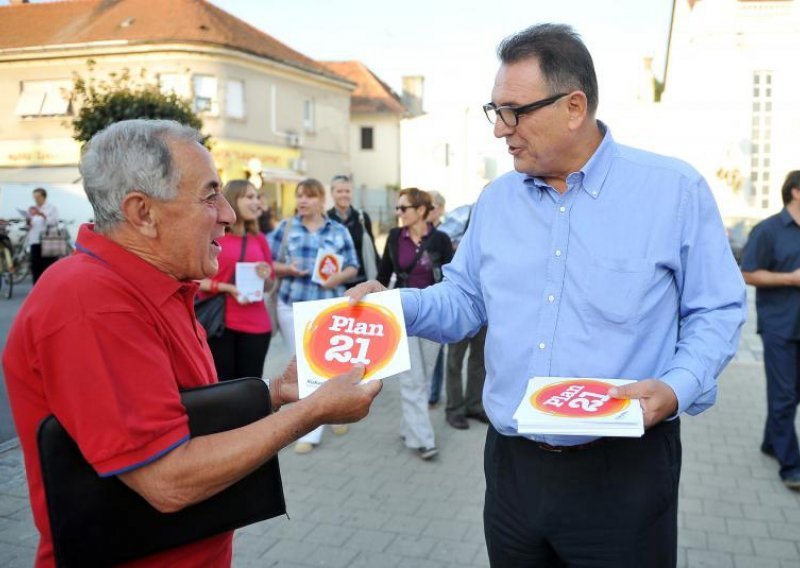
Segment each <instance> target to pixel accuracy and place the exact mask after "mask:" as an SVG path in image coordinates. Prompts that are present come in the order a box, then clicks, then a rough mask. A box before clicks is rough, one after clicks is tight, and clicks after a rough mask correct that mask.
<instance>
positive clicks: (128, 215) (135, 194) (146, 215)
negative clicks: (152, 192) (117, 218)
mask: <svg viewBox="0 0 800 568" xmlns="http://www.w3.org/2000/svg"><path fill="white" fill-rule="evenodd" d="M153 205H154V204H153V199H152V198H151V197H150V196H149V195H146V194H144V193H142V192H141V191H131V192H130V193H129V194H127V195H126V196H125V198H124V199H123V200H122V204H121V205H120V209H121V210H122V216H123V217H125V220H126V221H127V222H128V223H129V224H130V226H131V227H133V228H134V229H135V230H137V231H138V232H139V233H141V234H142V235H144V236H146V237H150V238H155V237H157V236H158V229H157V223H156V219H157V211H156V208H155V207H153Z"/></svg>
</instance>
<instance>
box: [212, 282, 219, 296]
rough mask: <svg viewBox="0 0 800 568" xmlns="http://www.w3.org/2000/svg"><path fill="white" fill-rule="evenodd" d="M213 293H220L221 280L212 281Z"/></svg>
mask: <svg viewBox="0 0 800 568" xmlns="http://www.w3.org/2000/svg"><path fill="white" fill-rule="evenodd" d="M211 293H212V294H218V293H219V282H217V281H216V280H212V281H211Z"/></svg>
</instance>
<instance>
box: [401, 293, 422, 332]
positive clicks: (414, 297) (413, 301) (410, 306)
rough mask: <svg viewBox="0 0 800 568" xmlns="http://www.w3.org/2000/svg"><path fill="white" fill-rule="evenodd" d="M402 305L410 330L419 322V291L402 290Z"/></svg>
mask: <svg viewBox="0 0 800 568" xmlns="http://www.w3.org/2000/svg"><path fill="white" fill-rule="evenodd" d="M400 303H401V304H402V305H403V319H405V320H406V329H408V328H409V327H410V326H411V324H413V323H414V322H415V321H417V316H418V315H419V290H417V289H414V288H400Z"/></svg>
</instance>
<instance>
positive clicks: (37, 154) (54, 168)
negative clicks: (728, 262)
mask: <svg viewBox="0 0 800 568" xmlns="http://www.w3.org/2000/svg"><path fill="white" fill-rule="evenodd" d="M90 59H91V60H93V61H94V62H95V63H94V72H93V75H94V76H95V77H96V78H98V79H103V78H105V77H108V76H109V75H110V74H112V73H116V74H119V73H121V72H122V71H123V70H124V69H129V70H130V72H131V75H133V76H137V75H139V73H140V72H142V70H144V72H145V75H146V77H145V80H146V81H148V82H158V85H159V87H160V88H161V89H162V90H164V91H168V90H169V91H174V92H176V93H177V94H179V95H181V96H183V97H186V98H188V99H189V100H190V101H191V104H192V106H193V108H194V110H195V111H196V112H197V113H198V114H199V116H200V117H201V118H202V120H203V124H204V128H203V130H204V132H205V133H207V134H210V135H211V137H212V139H213V140H214V144H213V149H212V154H213V155H214V158H215V160H216V163H217V166H218V167H219V169H220V174H221V176H222V177H223V180H225V179H233V178H238V177H243V176H245V175H251V176H253V179H254V180H255V181H256V182H257V183H258V182H261V183H262V187H263V192H264V193H265V195H266V197H267V199H268V201H270V202H271V203H272V204H273V205H274V206H277V207H278V208H279V209H281V210H282V212H283V214H284V215H285V214H287V213H290V212H291V211H292V210H293V208H294V196H293V192H294V186H295V184H296V182H297V181H298V180H300V179H302V178H303V177H317V178H319V179H321V180H323V181H326V180H328V179H329V178H330V177H331V176H332V175H334V174H336V173H339V172H341V170H342V167H343V164H347V163H348V161H349V153H350V126H349V124H350V92H351V91H352V90H353V88H354V85H353V83H351V82H350V81H348V80H346V79H345V78H343V77H341V76H339V75H337V74H336V73H334V72H332V71H330V70H329V69H328V68H326V67H325V66H323V65H322V64H320V63H318V62H316V61H314V60H312V59H310V58H308V57H306V56H304V55H302V54H300V53H298V52H296V51H294V50H292V49H291V48H289V47H288V46H286V45H284V44H282V43H280V42H278V41H276V40H275V39H274V38H272V37H270V36H269V35H267V34H265V33H263V32H261V31H259V30H257V29H255V28H253V27H251V26H249V25H248V24H246V23H245V22H242V21H240V20H238V19H236V18H234V17H233V16H231V15H230V14H228V13H226V12H224V11H223V10H220V9H219V8H217V7H215V6H214V5H212V4H210V3H208V2H206V1H205V0H162V1H159V2H153V1H151V0H119V1H117V2H104V1H102V0H83V1H80V2H52V3H37V4H27V3H20V2H18V1H17V2H14V1H12V5H10V6H3V7H0V184H6V185H8V184H9V183H24V182H30V183H56V182H62V183H75V182H76V181H78V180H79V174H78V172H77V163H78V157H79V150H80V148H79V145H78V144H77V143H76V142H74V141H73V140H72V138H71V136H72V130H71V126H70V121H71V119H72V117H73V116H74V114H75V112H76V111H77V108H76V104H77V101H76V98H75V97H74V96H73V94H72V92H71V91H72V81H73V74H74V73H78V74H80V75H81V76H82V77H84V78H87V77H88V76H89V72H88V69H87V61H88V60H90Z"/></svg>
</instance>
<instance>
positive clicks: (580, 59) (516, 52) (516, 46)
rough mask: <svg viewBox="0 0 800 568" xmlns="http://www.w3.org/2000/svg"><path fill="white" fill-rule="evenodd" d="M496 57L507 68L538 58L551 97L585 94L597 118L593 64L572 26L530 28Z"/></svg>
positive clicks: (503, 46)
mask: <svg viewBox="0 0 800 568" xmlns="http://www.w3.org/2000/svg"><path fill="white" fill-rule="evenodd" d="M497 55H498V56H499V57H500V61H501V62H502V63H504V64H507V65H508V64H513V63H518V62H520V61H523V60H525V59H529V58H534V57H535V58H536V59H537V60H538V61H539V69H540V70H541V72H542V76H543V77H544V80H545V81H546V83H547V86H548V89H549V91H550V93H549V94H550V95H555V94H556V93H565V92H570V91H574V90H580V91H583V94H585V95H586V102H587V107H588V109H587V110H588V111H589V115H590V116H594V113H595V111H596V110H597V104H598V100H599V94H598V88H597V75H596V73H595V71H594V63H593V62H592V56H591V54H590V53H589V50H588V49H586V45H584V43H583V40H581V36H580V35H578V34H577V33H576V32H575V30H573V29H572V28H571V27H569V26H567V25H564V24H538V25H535V26H531V27H529V28H527V29H525V30H522V31H521V32H519V33H516V34H514V35H512V36H509V37H507V38H506V39H504V40H503V41H502V42H500V46H499V47H498V48H497Z"/></svg>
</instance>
